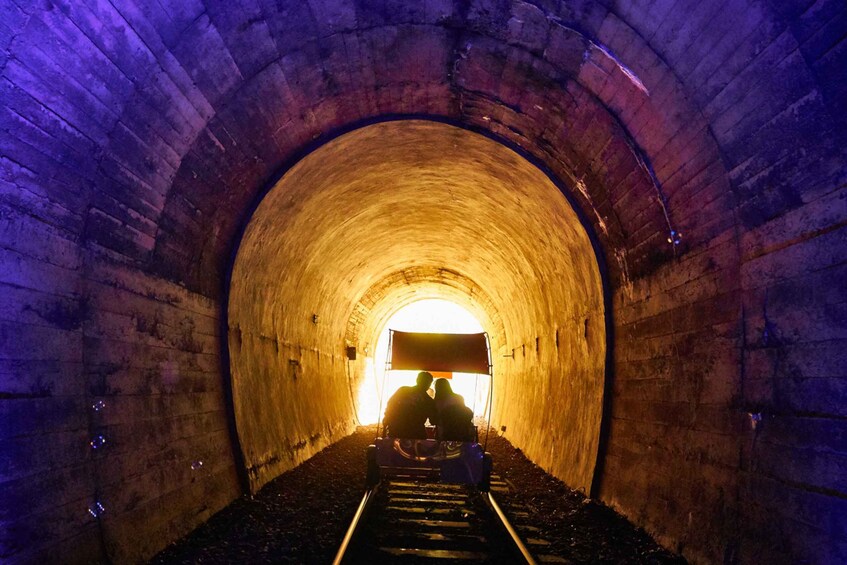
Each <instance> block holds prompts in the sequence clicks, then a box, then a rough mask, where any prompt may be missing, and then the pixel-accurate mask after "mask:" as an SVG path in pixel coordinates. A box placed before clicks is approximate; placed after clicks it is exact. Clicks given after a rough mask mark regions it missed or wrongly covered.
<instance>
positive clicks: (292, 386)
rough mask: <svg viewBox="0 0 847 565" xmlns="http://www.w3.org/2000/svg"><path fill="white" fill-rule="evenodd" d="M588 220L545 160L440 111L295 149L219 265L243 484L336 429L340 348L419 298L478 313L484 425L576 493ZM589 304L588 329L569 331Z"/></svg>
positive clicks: (591, 280) (598, 319)
mask: <svg viewBox="0 0 847 565" xmlns="http://www.w3.org/2000/svg"><path fill="white" fill-rule="evenodd" d="M590 229H591V228H590V227H589V226H587V225H586V224H585V223H584V222H583V221H582V220H581V218H580V217H579V215H578V214H577V213H576V212H575V211H574V209H573V208H572V207H571V204H570V202H569V200H568V199H567V198H566V197H565V195H564V194H563V193H562V192H561V190H560V185H558V184H557V183H555V182H553V181H552V180H551V179H550V177H549V176H548V175H547V174H546V173H545V172H543V171H541V170H540V169H538V168H537V167H535V165H534V164H532V163H531V162H529V161H528V160H526V159H524V158H523V157H522V156H521V155H519V154H518V153H516V152H515V151H513V150H512V149H510V148H508V147H507V146H506V145H504V144H502V143H500V142H498V141H496V140H494V139H493V138H492V136H490V135H489V136H483V135H480V134H478V133H474V132H472V131H470V130H468V129H463V128H460V127H456V126H454V125H450V124H448V123H447V122H446V121H445V120H443V119H441V120H420V119H396V120H383V121H379V122H376V123H372V124H369V125H365V126H362V127H359V128H356V129H350V130H349V131H346V133H344V134H342V135H339V136H337V137H334V138H333V139H331V140H329V141H327V142H326V143H324V144H323V145H321V146H320V147H319V148H317V149H315V150H314V151H313V152H312V153H310V154H309V155H308V156H306V157H304V158H303V159H301V160H300V161H298V163H297V164H295V165H294V166H293V167H291V168H290V169H288V170H287V171H285V172H284V173H283V174H282V175H281V176H280V178H279V180H278V181H277V182H276V183H275V184H274V186H273V188H271V189H270V190H269V191H268V192H267V193H266V194H265V196H264V197H263V199H262V201H261V203H260V204H259V205H258V206H257V207H256V211H255V213H254V214H253V216H252V218H251V219H250V222H249V223H248V224H247V226H246V227H245V231H244V236H243V239H242V241H241V243H240V244H239V246H238V252H237V254H236V257H235V260H234V264H233V268H232V279H231V283H230V290H229V298H228V308H227V314H226V319H227V320H228V331H227V335H228V338H227V341H228V347H229V350H228V355H229V359H230V360H231V362H230V371H231V383H232V387H233V394H232V398H233V410H234V414H235V420H236V426H237V431H238V439H239V443H240V445H241V450H242V454H243V456H244V459H245V465H246V469H247V471H248V477H249V481H250V486H251V489H252V490H255V489H256V488H259V487H261V485H262V484H264V483H265V482H267V481H268V480H270V479H271V478H273V477H274V476H276V475H277V474H279V473H280V472H282V471H284V470H286V469H288V468H291V467H292V466H294V465H296V464H297V463H298V462H300V461H302V460H303V459H305V458H307V457H309V456H310V455H311V454H312V453H314V452H316V451H317V450H319V449H320V448H322V447H323V446H324V445H326V444H328V443H331V442H332V441H334V440H335V439H337V438H338V437H339V436H340V435H344V434H346V433H349V431H350V430H351V425H352V424H353V419H354V414H355V411H356V406H355V399H356V398H357V397H358V387H359V386H360V384H361V382H362V380H363V377H364V366H365V364H364V360H365V358H366V357H367V355H365V356H363V357H362V358H360V359H358V360H357V361H356V362H350V361H349V360H345V359H344V354H345V349H346V347H358V348H363V347H365V346H366V345H365V343H369V342H368V341H367V340H369V339H370V340H373V339H374V337H375V335H374V334H375V332H376V331H377V330H378V328H379V327H380V324H381V323H384V322H385V320H386V319H387V315H388V314H389V313H390V312H392V311H395V310H396V309H397V308H398V307H400V306H402V305H404V303H409V302H410V301H412V300H414V299H416V298H417V297H420V296H433V297H440V298H452V299H453V300H454V301H458V303H459V304H462V305H463V306H469V307H470V310H471V311H475V312H478V313H482V320H484V321H485V322H487V323H489V324H493V325H492V326H491V330H492V337H493V340H492V345H493V347H494V348H495V350H494V356H495V357H496V358H499V359H498V362H497V363H496V366H498V375H499V376H500V378H498V379H497V380H496V381H495V389H494V397H495V412H494V413H493V417H494V419H495V420H496V422H497V423H498V425H499V424H502V425H505V426H507V427H508V428H509V429H510V430H512V431H511V432H510V434H512V436H513V437H514V438H515V441H518V442H521V444H522V445H524V446H525V450H527V451H528V452H529V453H531V454H532V456H533V457H535V458H536V459H537V460H538V461H539V462H540V463H541V464H544V465H545V466H547V467H548V468H550V469H551V470H554V471H555V472H557V473H558V474H559V475H561V476H564V477H567V480H569V481H570V482H571V484H574V485H576V486H577V487H579V488H582V489H583V490H585V491H588V490H590V489H591V485H592V480H593V475H594V472H595V464H596V461H597V457H598V449H599V445H600V443H601V442H600V431H601V428H602V426H601V421H602V417H603V403H604V394H603V393H604V390H605V389H606V388H607V386H606V376H607V370H606V356H607V348H606V334H605V331H606V328H607V326H608V325H609V322H608V313H607V312H606V310H605V306H606V304H607V303H608V300H609V299H608V296H607V295H605V294H604V293H605V285H604V282H603V280H602V277H603V275H602V274H601V270H600V268H601V267H600V265H601V261H602V259H600V258H598V257H597V256H596V255H595V246H594V245H593V244H592V241H591V237H590V236H589V232H588V230H590ZM306 303H311V304H312V306H307V305H306ZM366 306H367V307H366ZM310 318H311V320H312V322H313V323H312V324H309V319H310ZM589 319H590V320H592V322H591V323H592V334H591V336H590V338H589V335H588V333H587V332H586V333H580V332H577V331H574V328H573V327H572V326H574V325H578V326H579V327H580V328H582V327H583V325H585V324H587V323H588V320H589ZM304 327H305V328H306V329H305V330H304V329H303V328H304ZM309 328H311V329H309ZM560 329H561V331H560ZM353 336H357V340H356V341H352V340H351V337H353ZM360 336H361V337H364V338H365V340H366V341H364V342H362V343H359V341H360ZM551 336H552V337H551ZM542 341H543V342H544V346H543V348H541V346H540V344H541V343H542ZM527 343H531V344H532V349H531V350H530V354H529V355H527V354H526V353H525V352H526V344H527ZM509 347H511V348H512V349H513V350H514V349H516V348H519V349H520V351H521V354H520V355H518V356H516V355H514V354H510V355H508V356H506V355H505V352H506V351H507V349H508V348H509ZM506 357H508V361H507V360H506ZM309 380H312V381H315V382H316V383H317V384H311V385H307V384H298V383H304V382H307V381H309ZM517 382H519V384H517ZM500 383H502V384H500ZM521 388H525V389H526V391H527V394H516V393H515V391H516V390H520V389H521ZM317 394H320V395H321V400H320V402H318V399H317V396H316V395H317ZM527 399H530V402H531V403H533V402H534V403H535V404H534V405H532V406H530V405H525V404H526V400H527ZM312 416H314V418H312ZM309 418H312V419H309ZM542 418H543V419H542ZM550 430H558V431H557V432H556V433H554V436H555V438H556V439H555V440H554V441H558V442H559V444H558V445H557V448H556V450H555V452H554V451H553V450H549V443H548V442H547V441H546V436H547V434H549V432H550Z"/></svg>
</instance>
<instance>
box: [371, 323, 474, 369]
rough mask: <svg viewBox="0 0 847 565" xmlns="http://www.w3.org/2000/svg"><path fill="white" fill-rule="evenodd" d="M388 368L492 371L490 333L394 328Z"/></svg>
mask: <svg viewBox="0 0 847 565" xmlns="http://www.w3.org/2000/svg"><path fill="white" fill-rule="evenodd" d="M390 336H391V347H390V357H389V360H388V365H389V368H390V369H392V370H409V371H444V372H456V373H478V374H482V375H490V374H491V357H490V355H489V349H488V334H486V333H478V334H447V333H417V332H399V331H397V330H391V334H390Z"/></svg>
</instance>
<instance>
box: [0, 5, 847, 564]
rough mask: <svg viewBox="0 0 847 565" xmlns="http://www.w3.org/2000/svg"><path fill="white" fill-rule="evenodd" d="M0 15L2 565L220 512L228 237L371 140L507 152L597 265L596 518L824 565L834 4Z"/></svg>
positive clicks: (31, 10)
mask: <svg viewBox="0 0 847 565" xmlns="http://www.w3.org/2000/svg"><path fill="white" fill-rule="evenodd" d="M0 10H2V18H0V74H1V75H2V77H0V96H1V97H2V102H3V104H2V107H0V144H1V145H0V257H2V269H0V272H2V275H0V277H2V279H0V284H2V294H0V296H1V297H2V298H0V301H2V309H0V314H2V322H0V327H2V332H0V359H2V360H1V361H0V367H2V368H0V383H2V388H0V402H1V403H2V405H1V406H2V407H0V414H2V439H0V441H2V443H0V455H1V456H2V459H0V461H2V466H0V481H2V484H0V487H2V491H3V498H2V505H0V520H1V521H2V524H3V526H2V533H0V536H2V539H0V557H2V558H3V559H15V560H22V561H26V560H32V561H36V560H39V559H43V558H44V557H45V556H48V557H49V556H52V557H54V558H58V556H62V558H63V559H65V560H69V561H74V560H78V561H89V560H96V559H98V558H102V557H103V556H104V555H108V556H109V557H110V558H112V559H113V560H115V561H126V560H134V559H137V558H143V557H147V556H149V555H150V554H151V553H153V552H155V551H156V550H158V549H160V548H161V547H162V546H163V545H164V544H166V543H167V542H168V541H170V540H173V539H175V538H177V537H178V536H179V535H181V534H182V533H184V532H185V531H187V530H188V529H190V528H191V527H192V526H193V525H195V524H197V523H199V522H200V521H201V520H202V519H204V518H205V517H206V516H208V515H209V514H210V513H211V512H213V511H214V510H216V509H217V508H219V507H221V506H222V505H223V504H225V503H226V502H227V501H228V500H231V499H232V498H233V497H235V496H236V495H237V493H238V492H239V489H238V488H237V485H236V480H235V477H234V466H235V464H234V462H233V461H234V460H233V459H232V457H231V455H230V454H229V451H228V450H229V446H228V443H227V439H226V438H227V434H226V433H225V431H224V430H225V428H226V416H225V406H226V405H225V403H224V401H223V394H222V390H223V386H224V385H223V380H222V379H221V367H220V361H219V355H218V351H219V347H216V346H213V344H214V343H216V342H219V340H220V337H219V336H216V330H215V328H216V327H217V324H216V320H217V319H218V318H219V316H220V309H221V303H220V301H221V296H220V289H221V288H222V287H223V281H222V279H223V277H224V274H223V273H225V271H226V265H227V264H228V261H229V257H230V256H231V252H232V245H233V242H234V240H235V239H236V238H235V234H236V233H237V232H238V230H239V229H240V227H241V226H243V224H244V222H245V221H246V217H247V215H248V210H249V209H250V205H251V203H252V202H254V200H255V198H256V197H257V195H258V194H259V193H260V191H261V188H260V187H262V186H264V185H265V184H266V183H267V182H268V181H269V180H270V179H271V176H272V175H273V173H274V172H275V171H277V170H280V168H285V167H287V165H288V164H290V163H291V162H293V160H295V159H296V157H297V156H298V155H300V154H302V152H303V151H304V148H306V147H308V146H309V144H310V143H312V142H313V140H314V139H315V138H317V137H320V136H321V135H322V134H326V133H327V132H330V131H332V130H334V129H335V128H339V127H342V126H345V125H347V124H351V123H355V122H357V121H359V120H366V119H370V118H374V117H377V116H381V115H387V114H397V113H419V114H428V115H435V116H444V117H448V118H451V119H453V120H456V121H457V122H458V123H462V124H465V125H468V126H472V127H477V128H481V129H485V130H488V131H490V132H492V133H494V134H497V135H500V136H502V137H503V138H504V139H506V140H508V141H510V142H511V143H514V144H515V145H517V146H520V147H523V148H524V149H525V150H526V151H527V152H528V153H529V154H531V155H533V156H534V157H535V158H537V159H538V160H539V161H540V162H543V163H544V164H545V165H546V166H547V167H548V168H549V169H550V170H551V171H552V172H553V173H554V174H555V175H556V176H557V177H558V178H560V179H562V181H563V182H564V184H565V185H566V186H568V187H569V188H570V189H571V190H573V197H574V199H575V201H576V202H577V204H578V206H579V207H580V208H581V209H582V210H583V212H584V214H585V215H586V216H587V217H588V218H589V219H590V220H591V222H592V224H593V226H594V229H595V231H596V232H597V233H598V235H599V239H600V245H601V247H602V249H603V253H604V255H605V257H606V259H607V263H608V265H609V270H610V281H611V286H612V289H613V293H614V302H613V304H614V313H613V314H614V320H615V341H614V344H615V348H614V385H613V388H612V391H611V392H612V393H613V394H612V395H610V396H609V398H610V402H611V405H610V406H609V408H610V409H611V416H612V418H611V420H610V421H609V436H608V438H609V441H608V445H607V449H606V451H605V452H604V453H603V454H602V455H603V457H602V458H601V462H602V463H603V473H602V475H601V476H600V478H599V479H600V482H599V483H598V486H597V491H598V494H599V496H600V498H601V499H602V500H605V501H607V502H608V503H610V504H612V505H613V506H614V507H615V508H617V509H619V510H620V511H621V512H623V513H624V514H626V515H627V516H629V517H630V518H631V519H632V520H634V521H635V522H636V523H637V524H640V525H642V526H644V527H646V528H647V529H648V530H649V531H651V532H652V533H654V534H656V535H657V536H658V537H659V539H660V540H661V541H662V542H664V543H666V544H667V545H668V546H670V547H671V548H674V549H678V550H681V551H682V552H683V553H684V554H685V555H686V556H688V557H689V558H690V559H692V560H693V561H695V562H720V561H727V562H734V561H736V560H741V561H744V562H751V563H752V562H781V561H797V560H800V559H807V560H809V561H812V562H819V563H833V562H841V561H845V559H847V542H845V540H847V532H845V529H844V528H845V523H847V521H845V520H844V519H843V517H844V516H845V514H847V497H846V496H845V493H846V492H847V485H845V483H844V480H845V479H844V477H847V473H845V472H844V471H845V465H847V463H845V452H847V447H845V442H844V438H845V433H847V431H846V430H847V428H845V415H847V412H845V407H847V403H845V402H844V377H845V374H844V368H845V366H847V360H845V357H844V351H845V348H844V343H845V338H847V336H845V333H844V329H845V320H847V315H845V292H847V291H845V286H844V284H843V281H844V279H845V269H847V267H845V250H847V242H845V234H847V224H845V220H844V218H845V216H847V214H845V206H847V204H845V203H846V202H847V199H845V165H844V163H845V161H847V159H845V147H847V143H845V134H844V132H845V129H847V128H845V115H847V107H845V106H846V105H847V93H845V88H847V81H845V80H844V69H845V66H846V65H847V64H846V63H845V59H847V42H845V40H844V29H845V25H847V24H846V23H845V7H844V4H843V2H841V1H840V0H819V1H811V0H810V1H791V2H747V1H743V0H729V1H727V2H666V1H644V2H626V3H624V2H620V3H618V2H609V3H605V2H591V1H577V2H564V3H560V2H555V1H547V0H543V1H542V0H539V1H538V2H519V1H515V2H510V1H508V0H491V1H479V2H456V3H455V4H454V3H453V2H449V1H446V0H433V1H431V2H415V3H408V4H404V3H399V2H398V3H389V4H388V5H385V6H382V5H380V7H379V8H375V7H373V5H372V4H371V3H369V2H359V3H354V2H344V1H338V2H335V1H328V0H327V1H321V0H314V1H312V2H308V3H300V2H296V3H295V2H291V3H277V2H271V1H266V0H256V1H255V2H244V3H243V4H242V5H240V6H239V7H238V8H236V7H234V6H233V5H232V4H231V3H229V2H218V1H214V0H206V1H205V2H202V3H201V2H199V1H194V2H192V1H188V2H185V1H182V0H180V1H173V2H168V1H163V2H147V1H139V2H130V1H118V2H112V3H105V2H96V1H93V0H92V1H90V2H88V1H86V2H61V1H49V0H48V1H45V2H43V3H38V4H37V5H36V4H34V3H31V2H23V1H22V2H5V3H4V4H3V5H2V6H0ZM422 53H425V56H421V54H422ZM269 140H270V141H269ZM671 230H674V231H676V232H681V233H682V238H681V241H680V244H679V245H676V246H674V245H673V243H670V244H668V243H666V239H667V238H669V237H670V238H671V239H672V240H673V237H674V236H675V235H676V234H672V233H671ZM100 399H102V400H104V402H105V406H104V407H103V408H102V409H101V410H100V411H98V412H94V411H93V408H92V406H94V405H95V404H96V400H100ZM101 431H105V433H104V434H103V435H104V437H105V438H106V440H107V443H106V446H107V447H106V451H100V450H99V449H98V450H97V451H96V452H95V451H93V450H92V449H91V447H90V446H89V442H90V441H92V439H95V438H96V436H97V435H100V432H101ZM202 457H206V459H201V458H202ZM200 460H203V461H204V465H203V466H202V467H199V466H198V465H195V467H196V468H195V469H192V463H194V462H195V461H200ZM180 485H181V488H180ZM97 500H100V501H102V503H103V505H104V507H105V514H103V515H102V516H101V517H100V518H99V520H98V519H95V518H93V517H92V516H91V515H89V514H88V510H89V508H93V510H94V512H95V513H98V510H97V507H96V506H93V507H92V506H90V505H92V504H93V503H94V502H95V501H97Z"/></svg>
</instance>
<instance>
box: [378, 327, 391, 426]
mask: <svg viewBox="0 0 847 565" xmlns="http://www.w3.org/2000/svg"><path fill="white" fill-rule="evenodd" d="M393 340H394V330H388V355H386V356H385V370H384V371H383V372H382V389H380V391H379V413H378V414H377V418H378V419H377V421H376V437H377V438H379V437H380V435H379V428H380V426H381V425H382V399H383V398H385V381H386V379H387V378H388V371H390V370H391V342H392V341H393Z"/></svg>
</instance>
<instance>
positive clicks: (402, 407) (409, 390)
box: [385, 371, 435, 439]
mask: <svg viewBox="0 0 847 565" xmlns="http://www.w3.org/2000/svg"><path fill="white" fill-rule="evenodd" d="M431 384H432V375H431V374H430V373H428V372H426V371H421V372H420V373H418V378H417V384H415V386H401V387H400V388H398V389H397V392H395V393H394V394H392V395H391V398H390V399H389V400H388V404H387V405H386V407H385V430H386V435H387V436H390V437H402V438H413V439H426V426H425V424H426V420H427V418H429V419H430V420H431V421H434V420H435V401H434V400H433V399H432V398H431V397H430V396H429V395H428V394H427V392H426V391H427V390H429V385H431Z"/></svg>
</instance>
